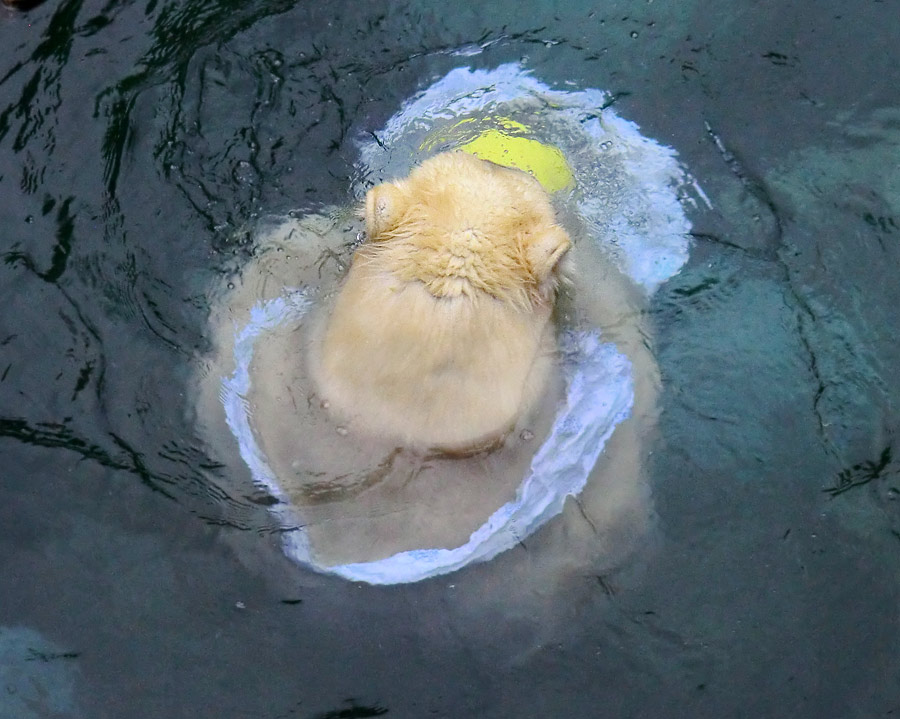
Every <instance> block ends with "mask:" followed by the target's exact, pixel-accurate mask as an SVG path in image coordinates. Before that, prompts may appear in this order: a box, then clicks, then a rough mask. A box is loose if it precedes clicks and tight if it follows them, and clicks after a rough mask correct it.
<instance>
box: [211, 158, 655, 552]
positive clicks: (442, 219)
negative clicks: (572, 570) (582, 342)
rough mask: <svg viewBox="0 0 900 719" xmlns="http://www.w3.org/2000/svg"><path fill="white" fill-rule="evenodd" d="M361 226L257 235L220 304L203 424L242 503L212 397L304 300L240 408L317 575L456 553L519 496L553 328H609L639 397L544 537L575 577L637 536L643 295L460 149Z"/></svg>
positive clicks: (645, 360) (556, 388)
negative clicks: (291, 293)
mask: <svg viewBox="0 0 900 719" xmlns="http://www.w3.org/2000/svg"><path fill="white" fill-rule="evenodd" d="M363 214H364V218H358V217H357V216H355V215H353V214H350V213H348V212H346V211H344V210H334V211H333V212H323V213H321V214H314V215H307V216H305V217H303V218H301V219H285V220H280V221H277V222H276V223H274V224H270V225H268V226H266V225H261V226H260V228H259V231H258V233H257V234H258V245H257V248H256V252H255V255H254V257H253V258H252V259H251V261H250V262H248V263H247V264H246V265H244V266H243V267H241V271H240V274H239V276H237V277H232V278H229V281H228V282H227V283H223V284H222V286H221V287H220V288H219V290H218V295H217V296H214V297H213V302H212V305H213V306H212V313H211V329H212V333H213V340H214V345H215V351H214V353H213V354H212V355H211V356H210V357H209V358H208V361H207V362H206V366H205V368H204V371H203V373H202V377H201V382H200V392H201V397H200V406H199V415H200V418H201V422H202V424H203V425H204V428H205V430H206V433H207V437H208V438H209V440H210V443H211V444H213V445H214V447H215V452H216V456H217V457H221V458H223V459H225V460H226V464H227V465H228V466H229V467H230V468H231V469H232V470H233V471H229V473H228V476H229V477H230V476H234V477H236V478H238V480H237V482H238V484H237V485H236V486H235V488H234V494H236V495H238V496H240V495H241V494H244V495H247V494H249V493H248V491H247V489H246V487H247V485H246V483H243V482H245V480H241V479H240V477H246V465H245V464H244V461H243V459H244V458H243V457H242V456H241V455H240V454H239V453H238V451H237V447H236V443H235V442H234V437H233V436H232V435H231V434H230V432H229V427H228V426H227V424H226V421H225V418H224V416H223V407H222V403H221V401H220V399H219V394H220V390H221V386H222V385H221V383H222V379H223V378H224V377H228V376H230V375H231V373H232V372H233V371H234V369H235V361H234V357H235V354H234V353H235V343H236V337H237V334H239V331H240V328H242V327H245V326H247V323H248V321H249V320H250V317H251V315H252V313H253V311H254V308H256V307H259V306H260V303H263V302H267V301H270V300H272V299H273V298H279V297H282V296H284V293H285V292H286V291H287V290H288V289H289V288H306V289H309V290H314V294H313V296H312V301H313V303H314V308H313V309H311V310H310V311H309V312H308V314H304V315H303V318H302V320H300V321H297V322H283V323H278V324H277V325H275V326H273V327H271V328H270V329H268V330H267V331H266V332H265V334H263V335H260V338H259V340H258V341H257V342H256V343H255V345H254V349H253V356H252V362H251V363H250V367H249V372H250V375H251V379H252V383H251V386H250V389H249V391H248V392H247V393H246V395H245V396H244V398H243V401H245V403H246V406H247V409H248V415H249V416H250V417H251V418H252V432H253V435H254V441H255V442H256V444H257V445H258V447H259V450H260V452H261V454H262V455H263V456H264V458H265V460H266V463H267V465H268V468H269V469H270V470H271V474H272V475H273V476H274V477H275V478H276V479H277V484H278V486H279V488H280V490H281V492H280V494H281V496H280V497H279V501H278V506H289V507H290V509H291V514H292V515H293V514H296V516H297V522H298V524H300V525H302V526H303V527H304V530H303V531H304V533H305V537H306V540H305V541H308V544H309V545H310V548H311V549H310V555H311V557H312V559H313V561H314V562H315V564H317V565H318V566H322V567H325V566H332V565H339V564H346V563H348V562H351V563H352V562H367V561H374V560H378V559H382V558H385V557H389V556H392V555H394V554H396V553H398V552H403V551H406V550H415V549H420V548H429V547H443V548H452V547H458V546H461V545H463V544H465V543H466V542H467V540H469V538H470V535H471V534H472V532H474V531H475V530H476V529H478V528H479V527H480V526H481V525H482V524H483V523H484V522H485V520H486V518H487V517H488V516H489V515H491V513H492V512H493V511H494V510H495V509H497V508H498V507H501V506H503V505H505V504H506V503H508V502H510V501H512V500H513V499H514V497H515V496H516V492H517V489H518V488H519V485H520V483H521V482H522V479H523V477H524V476H526V473H527V472H528V471H529V468H530V465H531V461H532V458H533V457H534V455H535V452H537V451H538V449H539V448H540V447H541V444H542V442H543V441H544V439H545V438H546V437H547V436H548V434H549V432H550V428H551V426H552V425H553V422H554V418H555V416H556V414H557V411H558V408H559V403H560V401H561V399H562V397H563V395H564V391H563V382H562V377H561V372H560V366H559V362H558V357H557V351H556V328H555V326H554V321H553V318H554V315H556V316H559V315H563V316H564V320H565V322H566V323H567V324H574V325H576V326H577V325H579V324H584V325H587V326H591V327H601V328H603V338H604V340H607V341H612V342H614V343H615V344H616V346H617V348H619V350H620V351H621V352H623V353H624V354H625V355H627V356H628V358H629V360H630V362H631V366H632V369H633V376H634V397H635V401H634V406H633V408H632V413H631V416H630V417H628V418H627V419H625V420H623V421H622V422H621V424H620V425H619V426H618V427H617V428H616V431H615V432H614V433H613V435H612V437H611V439H610V440H609V441H608V442H607V446H606V449H605V450H604V452H603V453H602V454H601V456H600V459H599V461H598V463H597V466H596V467H595V469H594V471H593V472H592V477H593V479H592V480H590V482H589V484H588V487H587V488H586V489H585V491H584V492H583V493H582V495H581V497H580V498H579V500H578V505H577V506H578V510H577V511H576V513H575V518H574V519H572V518H571V517H570V519H569V520H567V521H566V522H564V523H562V524H560V523H556V524H555V526H556V529H554V530H552V531H553V532H554V533H555V532H557V531H564V532H565V535H566V539H564V540H560V541H562V545H561V546H564V547H565V550H564V554H565V556H566V560H565V563H566V564H569V563H571V562H577V557H578V556H579V555H580V554H581V553H582V552H585V553H586V554H587V556H593V555H594V553H595V552H596V548H597V533H598V532H602V533H603V534H604V535H607V536H608V535H609V533H610V532H612V531H613V530H614V529H619V528H623V529H624V531H625V532H627V533H628V534H629V535H632V534H640V533H641V529H640V528H641V527H643V526H644V525H645V523H646V519H647V512H648V508H647V502H646V496H645V494H646V493H645V489H644V487H643V485H642V484H641V482H640V481H639V478H640V476H641V467H640V447H641V445H642V444H643V443H644V442H645V440H646V436H647V432H648V431H649V429H650V428H651V427H652V424H653V420H654V417H653V415H654V414H655V397H656V385H657V380H656V376H657V372H656V366H655V363H654V361H653V359H652V356H651V354H650V352H649V349H648V343H647V340H646V336H645V334H644V332H643V329H642V328H641V325H640V317H641V311H640V308H641V306H642V302H643V300H642V298H641V296H640V292H639V291H638V290H637V288H636V287H635V286H634V285H633V284H632V283H631V282H630V281H629V280H628V279H627V278H625V277H624V276H623V275H622V273H621V272H620V271H619V270H618V269H617V268H616V266H615V264H614V263H613V262H611V261H610V260H609V258H608V257H606V256H604V254H603V252H602V251H601V250H599V249H598V248H597V246H596V245H595V244H594V243H593V242H575V243H574V244H573V243H572V242H571V241H570V238H569V235H568V234H567V233H566V231H564V230H563V229H562V228H561V226H560V225H558V224H557V222H556V217H555V214H554V211H553V208H552V206H551V204H550V201H549V199H548V196H547V194H546V192H545V191H544V189H543V188H542V187H541V185H540V184H539V183H538V182H537V181H536V180H535V179H534V178H533V177H531V176H530V175H528V174H527V173H524V172H522V171H520V170H516V169H510V168H506V167H501V166H498V165H494V164H492V163H488V162H485V161H483V160H479V159H477V158H475V157H472V156H470V155H467V154H464V153H459V152H456V153H448V154H443V155H438V156H435V157H433V158H431V159H429V160H426V161H425V162H424V163H423V164H422V165H421V166H420V167H419V168H417V169H415V170H413V172H412V173H411V174H410V175H409V177H408V178H406V179H405V180H400V181H396V182H391V183H386V184H383V185H379V186H377V187H375V188H372V189H371V190H370V191H369V193H368V194H367V197H366V202H365V210H364V213H363ZM362 219H364V223H365V225H364V227H363V226H362V225H361V223H360V220H362ZM568 219H570V220H571V219H572V218H568ZM572 224H573V227H578V226H579V225H578V223H577V222H576V221H573V223H572ZM363 236H365V241H364V242H362V244H360V243H359V241H358V239H356V240H355V238H359V237H363ZM351 254H352V255H353V257H352V261H351ZM561 263H563V264H565V265H566V266H565V271H564V272H563V271H561ZM347 264H349V265H350V267H349V270H347V268H346V265H347ZM580 268H584V269H585V270H586V273H584V274H583V273H582V271H581V269H580ZM563 275H564V276H565V277H566V280H567V282H566V283H565V285H563V286H560V280H561V278H562V276H563ZM569 281H571V285H572V290H570V289H568V287H569V286H570V282H569ZM558 294H559V295H560V296H559V297H557V295H558ZM560 300H561V301H562V305H561V306H557V305H559V304H560V302H559V301H560ZM435 450H437V451H435ZM250 500H251V501H252V502H253V503H256V504H262V505H268V504H271V501H272V500H271V498H265V497H259V496H257V497H250ZM276 516H279V517H281V518H282V519H281V522H282V523H284V519H283V518H284V516H285V514H284V513H282V512H276ZM573 522H574V525H573ZM581 535H584V536H581ZM579 538H580V541H578V540H579ZM552 544H553V545H554V546H555V545H556V544H557V542H553V543H552ZM604 544H609V546H608V547H606V548H605V549H604V551H605V552H606V553H607V554H609V553H610V552H612V554H618V553H619V552H620V551H622V552H624V551H627V547H629V546H631V542H630V541H617V542H614V543H611V544H610V543H607V542H604ZM613 549H615V551H613ZM535 556H537V555H535ZM610 556H611V555H610Z"/></svg>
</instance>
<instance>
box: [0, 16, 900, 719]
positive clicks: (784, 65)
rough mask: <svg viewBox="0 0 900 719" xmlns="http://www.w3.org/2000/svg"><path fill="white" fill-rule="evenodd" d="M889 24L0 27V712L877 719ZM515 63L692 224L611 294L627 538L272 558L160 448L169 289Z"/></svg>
mask: <svg viewBox="0 0 900 719" xmlns="http://www.w3.org/2000/svg"><path fill="white" fill-rule="evenodd" d="M898 36H900V14H898V12H897V7H896V4H895V3H893V2H890V1H885V2H877V1H871V0H860V2H857V3H853V4H848V3H844V2H837V1H833V2H832V1H828V0H826V1H824V2H815V3H813V2H809V1H807V0H805V1H802V2H797V3H791V4H788V3H783V2H774V1H771V2H758V3H753V4H747V3H737V2H731V3H719V4H716V5H714V6H712V7H711V6H710V5H709V4H708V3H694V2H674V1H669V2H667V1H665V0H655V2H653V1H652V0H651V1H650V2H640V3H634V2H613V3H607V4H604V5H597V6H592V5H588V4H583V3H552V2H537V1H535V2H526V3H495V4H489V5H485V4H476V5H473V6H472V7H471V9H466V10H463V9H457V10H451V9H450V6H449V5H448V4H447V3H424V2H422V3H400V2H397V3H376V2H371V3H359V2H352V3H351V2H332V3H303V2H300V3H287V2H268V3H262V2H243V3H228V2H222V3H216V2H211V1H210V2H157V0H150V1H149V2H147V3H129V2H116V1H112V2H107V3H105V4H103V3H95V2H84V1H82V0H71V1H63V2H56V1H55V0H47V2H45V3H44V4H42V5H40V6H38V7H36V8H35V9H33V10H30V11H29V12H27V13H17V12H15V11H12V10H7V9H6V8H3V10H2V12H0V258H2V260H3V262H2V263H0V295H2V306H3V311H2V313H0V629H3V628H22V627H27V628H28V631H23V630H22V631H20V630H17V632H18V633H14V632H12V630H11V629H6V630H3V631H0V717H2V719H7V717H10V718H13V717H15V718H17V719H18V718H20V717H24V718H26V719H30V718H31V717H45V716H48V717H49V716H53V717H67V718H68V717H80V718H84V719H94V718H101V717H110V718H118V717H129V718H132V717H133V718H138V717H153V718H157V717H159V718H166V719H174V718H175V717H222V718H225V717H228V718H232V717H234V718H242V719H243V718H248V719H249V718H254V719H256V718H258V719H278V718H282V717H299V718H301V719H325V718H326V717H327V718H337V717H347V718H357V717H370V716H380V715H386V716H391V717H411V718H418V717H431V716H434V717H452V718H454V719H456V718H459V717H479V718H482V717H484V718H493V717H497V718H501V717H502V718H506V717H616V718H620V717H635V718H637V717H692V718H693V717H716V718H718V717H753V718H754V719H755V718H756V717H781V716H784V717H792V718H799V717H809V718H810V719H818V718H820V717H836V718H837V717H841V718H843V717H853V718H859V719H862V718H868V717H876V716H891V715H894V714H897V713H900V623H898V619H900V618H898V610H900V560H898V554H900V504H898V502H900V479H898V470H900V462H898V460H896V459H895V456H896V453H897V452H898V451H900V448H898V447H897V446H896V439H897V437H896V435H897V429H898V416H900V385H898V383H897V381H896V379H895V377H896V376H897V372H898V368H900V349H898V342H897V337H898V334H900V311H898V307H900V282H898V280H897V271H898V268H900V89H898V86H897V76H896V68H897V66H898V64H900V50H898V44H897V40H896V39H897V37H898ZM518 60H522V61H524V62H525V64H526V65H527V67H529V68H531V69H533V70H534V72H535V74H536V75H537V76H538V77H539V78H540V79H541V80H543V81H544V82H547V83H550V84H554V85H557V86H559V87H561V88H568V87H574V88H584V87H598V88H603V89H606V90H609V91H611V92H613V93H616V94H617V95H618V96H619V97H618V100H617V101H616V110H617V111H618V112H619V114H620V115H621V116H623V117H626V118H628V119H631V120H634V121H636V122H638V123H639V124H640V125H641V128H642V131H643V132H644V134H645V135H647V136H649V137H652V138H655V139H657V140H658V141H660V142H663V143H665V144H668V145H671V146H672V147H674V148H676V149H677V150H678V151H679V153H680V156H681V158H682V160H683V161H684V163H685V164H686V166H687V167H689V168H690V170H691V171H692V172H693V173H694V174H695V176H696V177H697V178H698V180H699V182H700V184H701V185H702V186H703V188H704V190H705V191H706V194H707V195H708V196H709V198H710V199H711V201H712V204H713V209H712V210H709V209H703V210H702V211H701V210H699V209H698V210H697V211H696V212H694V213H693V214H692V216H691V219H692V221H693V222H694V227H695V232H696V238H695V240H694V245H693V250H692V256H691V260H690V262H689V264H688V266H687V267H686V268H685V269H684V270H683V271H682V272H681V273H680V274H679V275H678V276H676V277H675V278H674V279H673V280H671V281H670V282H669V283H668V284H666V285H665V286H663V288H662V289H661V290H660V291H659V293H658V294H657V295H656V297H655V301H654V304H653V306H652V307H651V310H650V316H651V319H652V321H653V324H654V329H655V335H654V338H655V339H654V342H655V346H654V352H655V354H656V356H657V358H658V361H659V364H660V367H661V372H662V379H663V384H662V400H661V401H662V417H661V423H660V428H659V432H658V437H657V438H656V441H655V444H654V446H653V447H652V455H651V462H650V477H649V480H650V487H651V491H652V497H653V506H654V508H655V512H656V515H657V523H656V527H655V528H654V531H653V532H652V533H651V534H652V536H651V537H648V538H647V541H646V546H644V547H642V548H640V549H639V550H638V551H637V552H635V553H634V554H633V555H629V556H628V557H627V558H625V559H621V558H619V559H617V560H616V561H615V562H603V561H599V560H598V561H597V562H595V563H589V564H584V565H575V566H570V567H568V571H567V572H566V573H565V575H564V576H565V580H562V581H561V582H560V583H559V584H558V585H556V586H536V585H535V583H534V582H529V577H530V576H532V568H533V567H536V566H537V565H538V564H540V563H544V562H547V561H554V562H564V558H560V557H550V558H549V559H548V558H547V557H546V556H544V554H542V547H543V546H546V545H547V544H548V543H549V539H550V538H551V537H552V538H553V539H554V540H556V546H558V544H559V537H560V536H563V537H564V535H565V531H566V522H568V521H576V520H577V511H575V510H573V511H572V512H567V514H566V515H565V516H564V517H562V518H560V519H559V520H558V521H556V522H555V523H551V525H550V526H548V527H547V528H545V530H543V531H542V532H541V533H538V534H537V535H536V536H535V537H533V538H532V539H531V540H530V541H529V542H527V543H526V544H525V545H523V546H522V547H521V548H520V549H517V550H513V551H511V552H508V553H507V554H505V555H503V556H501V557H499V558H498V559H496V560H494V561H493V562H491V563H488V564H485V565H480V566H477V567H472V568H470V569H467V570H464V571H463V572H460V573H457V574H454V575H449V576H447V577H444V578H439V579H436V580H431V581H428V582H425V583H422V584H417V585H410V586H402V587H388V588H372V587H368V586H365V585H355V584H351V583H347V582H344V581H342V580H339V579H334V578H328V577H322V576H318V575H315V574H311V573H309V572H305V571H303V570H301V569H299V568H297V567H296V566H294V565H293V564H291V563H290V562H289V561H288V560H286V559H284V558H283V557H282V556H281V555H280V553H279V551H278V548H277V541H276V540H277V527H276V526H275V525H274V524H273V522H272V520H271V519H270V518H269V517H268V515H267V514H266V511H265V507H264V506H260V505H259V504H258V503H257V502H254V501H253V499H254V498H253V496H252V492H250V491H248V493H247V495H235V494H233V493H229V492H228V491H226V490H224V489H223V487H225V486H231V485H229V484H228V483H227V482H224V481H222V472H223V469H222V467H221V465H220V462H219V461H218V459H217V458H216V457H215V456H214V455H213V453H211V452H210V451H209V450H208V448H207V447H205V446H204V445H203V443H202V442H201V440H200V439H199V435H198V433H197V430H196V427H195V421H194V417H193V416H192V414H191V403H190V402H189V401H188V397H189V396H190V394H191V390H192V387H191V386H190V383H191V376H192V375H191V368H192V367H195V366H196V365H197V363H201V362H202V358H203V356H204V352H205V351H206V350H207V349H208V336H207V324H206V320H207V311H208V303H209V299H208V288H209V287H210V285H211V283H212V282H213V281H215V280H216V279H217V278H219V277H221V276H222V275H223V273H227V272H230V271H233V270H235V269H236V268H239V267H240V266H241V263H242V262H243V261H244V260H246V258H247V257H248V256H249V254H250V253H252V252H253V249H254V248H253V244H252V242H251V241H250V234H249V232H248V231H247V228H248V227H249V226H251V225H252V222H253V220H254V219H255V218H256V217H258V216H262V215H266V214H270V213H285V212H288V211H290V210H300V211H303V210H310V209H316V208H318V207H321V206H323V205H327V204H345V203H347V202H348V201H349V194H348V192H349V177H350V175H351V173H352V165H353V162H354V160H355V159H356V147H355V145H354V141H355V139H356V138H358V137H359V136H360V135H364V134H366V133H370V132H374V131H377V130H378V129H379V128H381V127H382V125H383V124H384V122H385V120H386V119H387V118H388V117H390V116H391V115H392V114H393V113H394V112H396V111H397V109H398V108H399V106H400V104H401V103H402V102H403V101H404V100H405V99H406V98H408V97H409V96H410V95H412V94H413V93H415V92H416V91H417V90H419V89H421V88H423V87H425V86H427V85H428V84H429V83H430V82H432V81H433V80H434V79H436V78H437V77H440V76H442V75H443V74H445V73H446V72H447V71H449V70H450V69H452V68H454V67H459V66H462V65H470V66H473V67H484V68H492V67H495V66H497V65H498V64H500V63H502V62H509V61H518ZM567 83H571V84H567ZM569 515H572V516H569ZM600 541H602V538H598V542H600ZM603 556H606V555H603ZM11 637H12V638H11ZM41 638H42V639H41ZM3 685H5V686H3Z"/></svg>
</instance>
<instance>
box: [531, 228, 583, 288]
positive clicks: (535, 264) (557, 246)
mask: <svg viewBox="0 0 900 719" xmlns="http://www.w3.org/2000/svg"><path fill="white" fill-rule="evenodd" d="M571 246H572V240H570V239H569V235H568V233H566V231H565V230H564V229H563V228H562V227H560V226H559V225H553V226H552V227H550V229H548V230H547V231H546V232H544V233H543V234H542V235H539V236H538V237H535V238H534V239H533V240H532V242H531V244H530V245H529V246H528V250H527V251H526V255H527V257H528V262H529V263H531V271H532V272H533V273H534V276H535V277H536V278H537V279H538V281H543V280H545V279H547V277H548V276H549V275H550V273H551V272H552V271H553V268H554V267H556V265H557V263H558V262H559V261H560V260H561V259H562V256H563V255H564V254H566V251H567V250H568V249H569V248H570V247H571Z"/></svg>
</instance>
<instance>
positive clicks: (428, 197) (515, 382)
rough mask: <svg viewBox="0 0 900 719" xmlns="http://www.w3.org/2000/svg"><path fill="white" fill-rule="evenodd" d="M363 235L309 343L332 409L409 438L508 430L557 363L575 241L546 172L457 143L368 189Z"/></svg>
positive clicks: (450, 443) (359, 424)
mask: <svg viewBox="0 0 900 719" xmlns="http://www.w3.org/2000/svg"><path fill="white" fill-rule="evenodd" d="M365 214H366V229H367V233H368V241H367V242H366V243H365V244H364V245H363V246H362V247H360V249H359V250H357V252H356V254H355V256H354V258H353V263H352V266H351V268H350V271H349V273H348V275H347V278H346V280H345V282H344V284H343V286H342V288H341V290H340V292H339V294H338V297H337V300H336V302H335V303H334V306H333V308H332V309H331V312H330V315H328V316H327V317H325V318H323V320H322V324H321V326H320V328H319V330H318V333H317V335H316V336H315V339H314V341H313V342H312V343H311V344H310V357H309V360H310V370H311V372H312V376H313V379H314V381H315V383H316V386H317V390H318V394H319V396H320V397H321V398H322V400H323V402H324V404H325V405H326V406H327V407H328V408H329V411H330V412H332V413H333V415H334V416H335V417H336V418H337V419H338V420H339V421H341V422H345V423H346V424H347V425H348V426H349V427H351V428H352V429H353V430H356V431H362V432H364V433H371V434H374V435H376V436H381V437H386V438H389V439H392V440H395V441H397V442H399V443H402V444H404V445H406V446H409V447H419V448H424V449H429V448H441V449H444V450H450V451H465V450H467V449H473V448H478V447H482V446H486V445H490V444H491V443H495V442H496V441H498V440H499V439H501V438H502V437H503V436H504V435H505V434H506V433H507V432H508V431H509V430H510V429H511V428H512V427H513V426H514V425H515V423H516V421H517V420H518V419H519V418H520V417H521V416H522V415H523V414H524V413H526V412H527V411H528V410H529V409H530V408H531V406H532V405H533V404H534V403H535V401H536V400H537V399H538V398H539V397H540V395H541V393H542V391H543V389H544V387H545V385H546V383H547V380H548V375H549V373H550V371H551V367H552V366H553V353H554V350H555V340H554V333H553V328H552V324H551V322H550V318H551V314H552V311H553V305H554V302H555V298H556V286H557V281H558V278H557V271H556V268H557V264H558V262H559V260H560V258H561V257H562V256H563V255H564V254H565V253H566V251H567V250H568V249H569V247H570V245H571V242H570V240H569V237H568V235H567V234H566V232H565V231H564V230H563V229H562V228H561V227H560V226H559V225H557V224H556V218H555V216H554V212H553V208H552V206H551V204H550V202H549V199H548V197H547V195H546V193H545V192H544V190H543V188H542V187H541V186H540V184H539V183H538V182H537V181H536V180H535V179H534V178H532V177H531V176H529V175H527V174H526V173H524V172H520V171H518V170H512V169H508V168H505V167H500V166H498V165H495V164H493V163H489V162H486V161H483V160H479V159H477V158H475V157H472V156H471V155H467V154H464V153H461V152H453V153H445V154H441V155H438V156H436V157H433V158H431V159H429V160H427V161H426V162H424V163H423V164H422V165H421V166H420V167H418V168H417V169H415V170H414V171H413V172H412V173H411V174H410V176H409V177H408V178H407V179H405V180H402V181H398V182H393V183H387V184H384V185H379V186H377V187H374V188H373V189H371V190H370V191H369V193H368V195H367V197H366V211H365Z"/></svg>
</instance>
